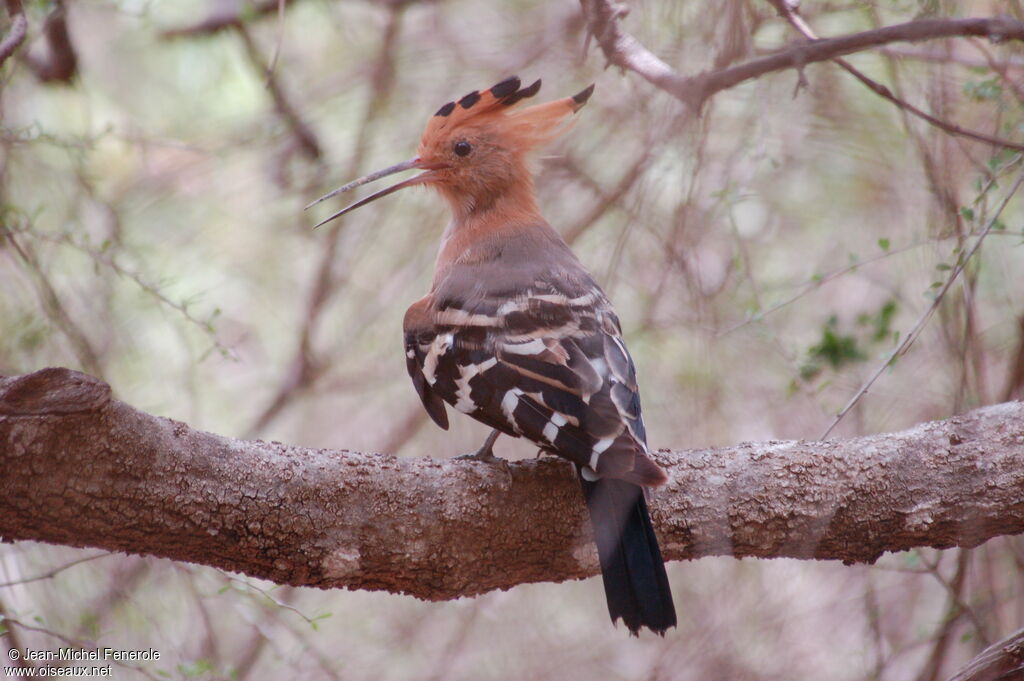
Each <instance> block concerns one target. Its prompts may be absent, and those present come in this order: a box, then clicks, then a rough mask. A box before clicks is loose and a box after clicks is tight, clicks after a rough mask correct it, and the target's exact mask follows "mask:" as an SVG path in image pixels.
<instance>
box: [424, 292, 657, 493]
mask: <svg viewBox="0 0 1024 681" xmlns="http://www.w3.org/2000/svg"><path fill="white" fill-rule="evenodd" d="M414 307H415V306H414ZM466 307H469V305H466ZM425 312H426V313H427V314H426V316H429V317H430V318H431V323H430V324H429V325H419V326H418V327H417V326H416V325H415V324H412V325H410V324H409V323H408V321H409V316H407V326H406V356H407V360H408V367H409V372H410V376H412V379H413V383H414V384H415V385H416V386H417V391H418V392H419V393H420V397H421V399H422V400H423V403H424V406H425V407H426V408H427V411H428V412H429V413H430V414H431V416H432V417H433V418H434V420H435V421H436V422H438V423H439V425H442V426H443V427H444V426H446V425H447V416H446V415H444V413H443V412H444V408H443V405H442V404H441V401H442V400H443V401H444V402H446V403H448V404H450V405H452V406H453V407H455V408H456V409H457V410H459V411H462V412H464V413H466V414H469V415H470V416H472V417H474V418H476V419H477V420H479V421H481V422H483V423H485V424H487V425H490V426H491V427H493V428H497V429H498V430H499V431H501V432H504V433H507V434H510V435H514V436H521V437H525V438H527V439H529V440H531V441H533V442H534V443H536V444H537V445H538V446H539V447H541V448H542V449H544V450H547V451H550V452H553V453H555V454H558V455H560V456H563V457H565V458H567V459H570V460H571V461H573V462H575V463H577V464H579V465H580V466H582V467H585V469H590V470H589V471H587V472H588V474H589V473H593V474H595V475H596V476H597V477H611V478H620V479H624V480H629V481H631V482H635V483H637V484H648V485H650V484H659V483H660V482H663V481H664V473H663V472H662V471H661V470H660V468H658V467H657V466H656V465H655V464H654V463H653V462H651V461H650V460H649V459H648V458H647V456H646V452H647V447H646V444H645V442H646V434H645V432H644V425H643V418H642V416H641V412H640V397H639V393H638V388H637V383H636V370H635V368H634V365H633V361H632V359H631V358H630V356H629V352H628V351H627V350H626V347H625V345H624V344H623V343H622V338H621V331H620V328H619V321H618V319H617V318H616V316H615V314H614V312H612V310H611V306H610V305H609V303H608V301H607V299H605V297H604V295H603V293H601V292H600V290H598V289H592V290H590V291H587V292H584V293H581V294H579V295H575V296H571V297H570V296H569V295H565V294H562V293H557V292H551V289H550V288H545V289H541V290H539V291H538V290H529V291H524V292H522V293H521V294H519V295H516V296H513V297H507V296H503V297H502V298H501V300H500V301H498V300H493V301H492V300H488V299H487V298H483V299H481V298H477V299H476V300H475V301H474V304H473V305H472V308H471V309H465V307H455V306H452V305H449V306H447V307H445V308H444V309H441V310H434V311H429V310H425ZM410 314H411V316H415V315H412V309H410ZM414 327H416V328H414ZM438 412H440V414H438ZM439 416H440V417H441V418H439Z"/></svg>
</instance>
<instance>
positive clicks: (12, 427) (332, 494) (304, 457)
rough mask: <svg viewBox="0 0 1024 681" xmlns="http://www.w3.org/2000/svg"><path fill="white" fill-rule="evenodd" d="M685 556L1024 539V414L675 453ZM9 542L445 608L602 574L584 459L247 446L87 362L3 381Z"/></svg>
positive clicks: (679, 534) (878, 549) (0, 461)
mask: <svg viewBox="0 0 1024 681" xmlns="http://www.w3.org/2000/svg"><path fill="white" fill-rule="evenodd" d="M657 458H658V460H659V462H660V463H661V464H662V465H664V466H666V467H667V468H668V469H669V470H670V473H671V475H672V477H673V482H671V483H669V484H668V485H666V486H665V487H662V488H660V489H658V490H657V491H656V493H655V494H654V495H653V497H652V500H651V501H652V503H651V506H652V515H653V517H654V522H655V526H656V528H657V531H658V534H659V536H660V537H661V541H662V544H663V548H664V552H665V555H666V557H667V558H668V559H671V560H681V559H690V558H697V557H700V556H708V555H731V556H737V557H740V556H759V557H778V556H790V557H796V558H820V559H826V558H827V559H838V560H843V561H845V562H848V563H852V562H858V561H868V562H870V561H873V560H875V559H877V558H878V557H879V556H880V555H881V554H882V553H884V552H886V551H900V550H904V549H909V548H913V547H919V546H932V547H940V548H945V547H950V546H964V547H970V546H976V545H978V544H980V543H981V542H984V541H985V540H987V539H990V538H992V537H995V536H998V535H1004V534H1016V533H1020V532H1022V531H1024V404H1022V403H1020V402H1008V403H1005V404H1001V405H996V406H992V407H986V408H984V409H979V410H977V411H974V412H971V413H969V414H965V415H963V416H958V417H955V418H951V419H948V420H946V421H939V422H934V423H926V424H922V425H919V426H916V427H915V428H912V429H910V430H908V431H904V432H901V433H895V434H886V435H875V436H870V437H863V438H857V439H852V440H845V441H829V442H766V443H756V444H755V443H748V444H742V445H739V446H736V447H726V448H721V449H704V450H691V451H681V452H668V451H663V452H660V453H658V455H657ZM0 536H2V537H3V538H4V539H6V540H18V539H32V540H39V541H47V542H53V543H58V544H67V545H71V546H95V547H99V548H104V549H109V550H121V551H129V552H133V553H150V554H154V555H158V556H164V557H168V558H173V559H176V560H184V561H190V562H194V563H203V564H206V565H214V566H217V567H220V568H224V569H227V570H234V571H239V572H244V573H247V574H250V575H254V576H258V577H263V578H267V579H271V580H274V581H276V582H281V583H288V584H294V585H314V586H320V587H339V586H345V587H350V588H362V589H383V590H388V591H393V592H402V593H409V594H413V595H415V596H419V597H421V598H428V599H445V598H453V597H456V596H463V595H471V594H477V593H481V592H484V591H488V590H491V589H498V588H509V587H511V586H514V585H516V584H519V583H522V582H535V581H560V580H565V579H572V578H581V577H586V576H589V575H592V574H595V573H596V571H597V560H596V555H595V552H594V550H593V548H592V547H591V544H590V536H589V530H588V529H587V523H586V521H585V512H584V509H583V505H582V502H581V498H580V494H579V492H578V487H577V483H576V481H575V480H574V476H573V473H572V472H571V470H570V467H569V466H568V465H567V464H565V463H564V462H562V461H559V460H556V459H540V460H530V461H521V462H516V463H513V464H511V465H510V466H509V467H508V469H507V470H506V469H505V468H503V467H500V466H489V465H486V464H480V463H475V462H468V461H454V460H441V459H428V458H419V459H398V458H395V457H392V456H385V455H376V454H362V453H358V452H349V451H333V450H323V449H303V448H300V447H292V446H288V445H284V444H281V443H277V442H272V443H264V442H259V441H243V440H233V439H230V438H226V437H221V436H218V435H212V434H209V433H203V432H200V431H196V430H193V429H191V428H189V427H188V426H187V425H186V424H184V423H179V422H177V421H172V420H169V419H165V418H160V417H156V416H151V415H149V414H145V413H142V412H140V411H137V410H135V409H133V408H132V407H130V406H128V405H126V404H124V403H122V402H119V401H117V400H114V399H111V397H110V389H109V387H108V386H107V385H106V384H104V383H102V382H100V381H99V380H97V379H94V378H92V377H90V376H87V375H85V374H80V373H77V372H73V371H69V370H67V369H45V370H43V371H39V372H36V373H34V374H27V375H25V376H19V377H14V378H6V379H0Z"/></svg>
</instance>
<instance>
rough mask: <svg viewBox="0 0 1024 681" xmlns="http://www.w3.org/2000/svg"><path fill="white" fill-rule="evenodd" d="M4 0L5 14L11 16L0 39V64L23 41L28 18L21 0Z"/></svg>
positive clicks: (26, 30)
mask: <svg viewBox="0 0 1024 681" xmlns="http://www.w3.org/2000/svg"><path fill="white" fill-rule="evenodd" d="M6 2H7V16H9V17H10V18H11V25H10V27H9V28H8V29H7V35H5V36H4V38H3V40H2V41H0V65H2V64H3V63H4V62H5V61H7V58H8V57H10V56H11V55H12V54H14V51H15V50H17V49H18V47H20V46H21V44H22V43H23V42H24V41H25V34H26V33H27V32H28V20H27V19H26V18H25V10H24V8H23V7H22V6H21V0H6Z"/></svg>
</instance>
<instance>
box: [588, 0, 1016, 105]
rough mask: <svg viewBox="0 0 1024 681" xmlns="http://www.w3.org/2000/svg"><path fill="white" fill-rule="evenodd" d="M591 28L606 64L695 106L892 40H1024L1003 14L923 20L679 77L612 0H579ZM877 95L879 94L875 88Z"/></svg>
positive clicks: (815, 43) (855, 34)
mask: <svg viewBox="0 0 1024 681" xmlns="http://www.w3.org/2000/svg"><path fill="white" fill-rule="evenodd" d="M581 4H582V6H583V11H584V14H585V15H586V17H587V22H588V24H589V26H590V31H591V33H592V34H593V36H594V38H595V39H596V40H597V42H598V44H599V45H600V46H601V50H602V51H603V52H604V55H605V58H606V59H607V60H608V62H609V63H610V64H614V65H616V66H619V67H621V68H624V69H628V70H630V71H634V72H635V73H637V74H638V75H640V76H641V77H643V78H644V79H645V80H647V81H648V82H650V83H651V84H653V85H655V86H657V87H659V88H661V89H662V90H664V91H666V92H668V93H669V94H671V95H672V96H674V97H676V98H677V99H679V100H681V101H683V102H685V103H687V104H690V105H692V106H693V107H694V108H695V109H699V108H700V107H701V106H702V105H703V103H704V101H705V100H707V99H708V98H709V97H711V96H713V95H715V94H717V93H718V92H721V91H722V90H727V89H729V88H732V87H735V86H737V85H739V84H741V83H744V82H746V81H748V80H753V79H755V78H759V77H761V76H763V75H765V74H767V73H772V72H775V71H782V70H785V69H791V68H796V69H802V68H803V67H804V66H806V65H807V64H813V63H815V62H820V61H828V60H831V59H835V58H837V57H842V56H843V55H847V54H852V53H854V52H861V51H863V50H866V49H869V48H872V47H878V46H880V45H886V44H889V43H894V42H918V41H921V40H934V39H937V38H952V37H958V36H976V37H984V38H988V39H989V40H992V41H994V42H999V41H1003V40H1024V23H1021V22H1019V21H1016V20H1014V19H1010V18H1007V17H993V18H985V17H971V18H965V19H923V20H920V21H909V22H907V23H904V24H896V25H895V26H885V27H882V28H876V29H872V30H870V31H863V32H861V33H852V34H850V35H844V36H838V37H835V38H822V39H819V40H809V41H807V42H804V43H800V44H798V45H795V46H793V47H790V48H788V49H786V50H783V51H781V52H777V53H775V54H771V55H768V56H765V57H760V58H757V59H751V60H750V61H747V62H744V63H742V64H737V65H736V66H732V67H729V68H726V69H716V70H714V71H706V72H704V73H700V74H697V75H695V76H683V75H681V74H679V73H677V72H676V71H675V70H674V69H673V68H672V67H670V66H669V65H668V64H666V63H665V62H663V61H662V60H661V59H659V58H658V57H657V56H655V55H654V54H653V53H652V52H651V51H650V50H648V49H647V48H646V47H644V46H643V45H642V44H641V43H640V42H639V41H638V40H637V39H636V38H634V37H633V36H632V35H630V34H629V33H628V32H626V31H624V30H623V29H622V27H621V26H620V25H619V20H620V19H621V18H622V17H623V16H625V14H626V13H627V9H626V8H625V7H624V6H622V5H619V4H616V3H614V2H612V1H611V0H581ZM880 94H881V93H880Z"/></svg>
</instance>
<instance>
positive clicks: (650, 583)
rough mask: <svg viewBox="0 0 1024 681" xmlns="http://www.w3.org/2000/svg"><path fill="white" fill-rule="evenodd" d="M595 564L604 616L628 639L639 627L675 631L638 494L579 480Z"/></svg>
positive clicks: (627, 486)
mask: <svg viewBox="0 0 1024 681" xmlns="http://www.w3.org/2000/svg"><path fill="white" fill-rule="evenodd" d="M580 484H582V485H583V495H584V497H585V498H586V500H587V508H588V509H589V510H590V522H591V524H592V525H593V527H594V539H595V541H596V542H597V554H598V557H599V558H600V561H601V576H602V578H603V579H604V593H605V596H606V597H607V598H608V613H609V614H610V615H611V617H612V622H615V621H616V620H617V619H619V618H620V617H621V618H622V621H623V622H625V624H626V627H627V628H628V629H629V631H630V633H632V634H634V635H636V634H637V632H638V631H639V630H640V627H647V628H648V629H650V630H651V631H653V632H655V633H656V634H660V635H662V636H664V635H665V630H666V629H668V628H669V627H674V626H676V609H675V605H674V604H673V603H672V591H671V590H670V589H669V584H668V575H666V574H665V561H664V560H663V559H662V557H661V549H659V548H658V539H657V537H655V535H654V528H653V527H652V525H651V518H650V516H649V515H648V513H647V501H646V500H645V499H644V492H643V488H642V487H639V486H637V485H634V484H632V483H628V482H624V481H622V480H613V479H608V478H602V479H600V480H597V481H596V482H591V481H589V480H585V479H584V478H583V477H582V476H580Z"/></svg>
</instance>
